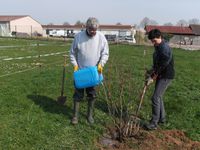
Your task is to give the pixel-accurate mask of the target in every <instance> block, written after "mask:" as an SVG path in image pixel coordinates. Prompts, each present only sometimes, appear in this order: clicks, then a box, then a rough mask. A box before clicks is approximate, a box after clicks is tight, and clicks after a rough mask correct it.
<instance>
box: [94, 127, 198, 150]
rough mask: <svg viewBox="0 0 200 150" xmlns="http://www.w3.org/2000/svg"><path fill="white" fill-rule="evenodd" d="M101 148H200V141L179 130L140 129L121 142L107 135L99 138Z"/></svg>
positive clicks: (152, 149)
mask: <svg viewBox="0 0 200 150" xmlns="http://www.w3.org/2000/svg"><path fill="white" fill-rule="evenodd" d="M97 146H98V147H99V148H100V149H101V150H200V142H198V141H192V140H190V139H189V138H188V137H186V135H185V133H184V132H183V131H180V130H161V129H158V130H154V131H146V130H140V132H139V133H138V135H137V136H135V137H132V138H128V139H125V140H124V141H123V142H118V141H117V140H112V139H111V138H109V136H108V135H107V136H105V135H104V136H103V137H101V138H100V139H99V142H98V144H97Z"/></svg>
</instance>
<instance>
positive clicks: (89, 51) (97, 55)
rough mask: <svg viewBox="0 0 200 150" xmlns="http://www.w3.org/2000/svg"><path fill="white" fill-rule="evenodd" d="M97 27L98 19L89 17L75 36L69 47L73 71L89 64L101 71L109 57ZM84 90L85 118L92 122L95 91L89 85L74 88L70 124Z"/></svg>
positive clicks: (106, 45)
mask: <svg viewBox="0 0 200 150" xmlns="http://www.w3.org/2000/svg"><path fill="white" fill-rule="evenodd" d="M98 27H99V23H98V20H97V19H96V18H93V17H90V18H89V19H88V20H87V22H86V30H84V31H81V32H80V33H78V34H77V35H76V36H75V38H74V41H73V43H72V46H71V49H70V61H71V63H72V64H73V66H74V71H77V70H78V69H82V68H86V67H90V66H97V67H98V71H99V73H102V71H103V67H104V65H105V63H106V62H107V60H108V57H109V48H108V42H107V40H106V38H105V36H104V35H103V34H102V33H101V32H99V31H97V29H98ZM84 91H86V93H87V98H88V112H87V120H88V122H89V123H94V119H93V108H94V102H95V98H96V91H95V87H89V88H86V89H76V88H75V92H74V95H73V99H74V113H73V118H72V124H77V123H78V112H79V103H80V101H81V100H82V99H83V97H84Z"/></svg>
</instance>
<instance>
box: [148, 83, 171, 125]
mask: <svg viewBox="0 0 200 150" xmlns="http://www.w3.org/2000/svg"><path fill="white" fill-rule="evenodd" d="M171 81H172V79H158V80H157V81H156V84H155V90H154V93H153V96H152V98H151V100H152V119H151V123H153V124H155V125H157V124H158V122H159V121H165V119H166V118H165V107H164V103H163V95H164V93H165V91H166V89H167V87H168V86H169V85H170V83H171Z"/></svg>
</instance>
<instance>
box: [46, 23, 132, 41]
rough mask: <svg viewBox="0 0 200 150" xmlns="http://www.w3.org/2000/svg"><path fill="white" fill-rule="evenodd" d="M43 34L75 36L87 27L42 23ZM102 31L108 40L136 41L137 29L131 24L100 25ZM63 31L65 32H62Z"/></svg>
mask: <svg viewBox="0 0 200 150" xmlns="http://www.w3.org/2000/svg"><path fill="white" fill-rule="evenodd" d="M42 27H43V36H48V35H49V36H57V37H73V36H74V34H76V33H78V32H80V31H81V30H84V29H85V26H84V25H42ZM99 31H101V32H102V33H103V34H104V35H105V36H106V38H107V39H108V40H123V41H129V42H132V43H135V38H134V36H135V34H136V30H135V28H134V27H133V26H131V25H100V27H99ZM61 33H63V34H61Z"/></svg>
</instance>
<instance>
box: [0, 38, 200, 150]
mask: <svg viewBox="0 0 200 150" xmlns="http://www.w3.org/2000/svg"><path fill="white" fill-rule="evenodd" d="M69 48H70V42H67V41H65V42H63V41H39V40H24V39H4V38H0V85H1V88H0V106H1V107H0V114H1V115H0V149H13V150H16V149H19V150H20V149H27V150H30V149H49V150H50V149H52V150H55V149H97V147H96V143H97V141H98V138H99V137H100V136H101V135H102V134H103V133H104V132H105V129H106V127H105V126H106V124H107V123H108V122H110V117H109V116H108V110H107V106H106V101H105V95H104V93H103V92H102V91H103V88H102V86H99V87H98V89H97V91H98V93H99V97H98V100H97V102H96V109H95V124H94V125H89V124H88V123H87V121H86V110H87V107H86V105H87V102H86V100H84V101H83V102H82V103H81V108H80V123H79V124H78V125H77V126H73V125H71V124H70V119H71V117H72V94H73V78H72V73H73V70H72V69H73V68H72V66H71V65H68V66H67V72H66V86H65V95H66V96H67V102H66V103H65V106H60V105H58V104H57V103H56V99H57V97H58V96H59V94H60V87H61V76H62V65H63V56H62V55H63V54H68V53H69ZM144 50H146V56H144V55H143V52H144ZM173 52H174V58H175V69H176V78H175V80H174V81H173V82H172V85H171V86H170V87H169V89H168V91H167V92H166V95H165V97H164V98H165V99H164V101H165V106H166V111H167V119H168V123H167V124H166V125H165V126H163V127H162V128H163V129H180V130H183V131H185V132H186V134H187V136H188V137H190V138H191V139H193V140H198V141H200V126H199V124H200V69H199V65H200V51H184V50H181V49H173ZM152 53H153V47H146V46H131V45H110V58H109V61H108V64H107V65H106V66H105V68H104V77H105V84H106V85H107V86H108V85H109V87H108V89H109V90H110V92H111V94H112V97H113V99H114V100H116V101H117V100H118V99H119V91H120V90H119V89H120V86H121V83H122V81H123V86H124V89H125V90H124V92H123V99H127V100H132V101H133V103H134V104H137V103H138V95H139V93H140V91H141V89H142V86H143V82H144V67H147V68H149V67H150V66H151V62H152V60H151V57H152ZM47 54H48V55H47ZM38 63H41V64H42V66H41V67H40V66H38V65H37V64H38ZM68 64H69V60H68ZM152 90H153V86H151V87H150V89H149V90H148V91H147V94H146V95H145V100H144V105H143V107H142V110H141V117H142V118H144V119H145V120H149V119H150V113H151V101H150V97H151V94H152Z"/></svg>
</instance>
